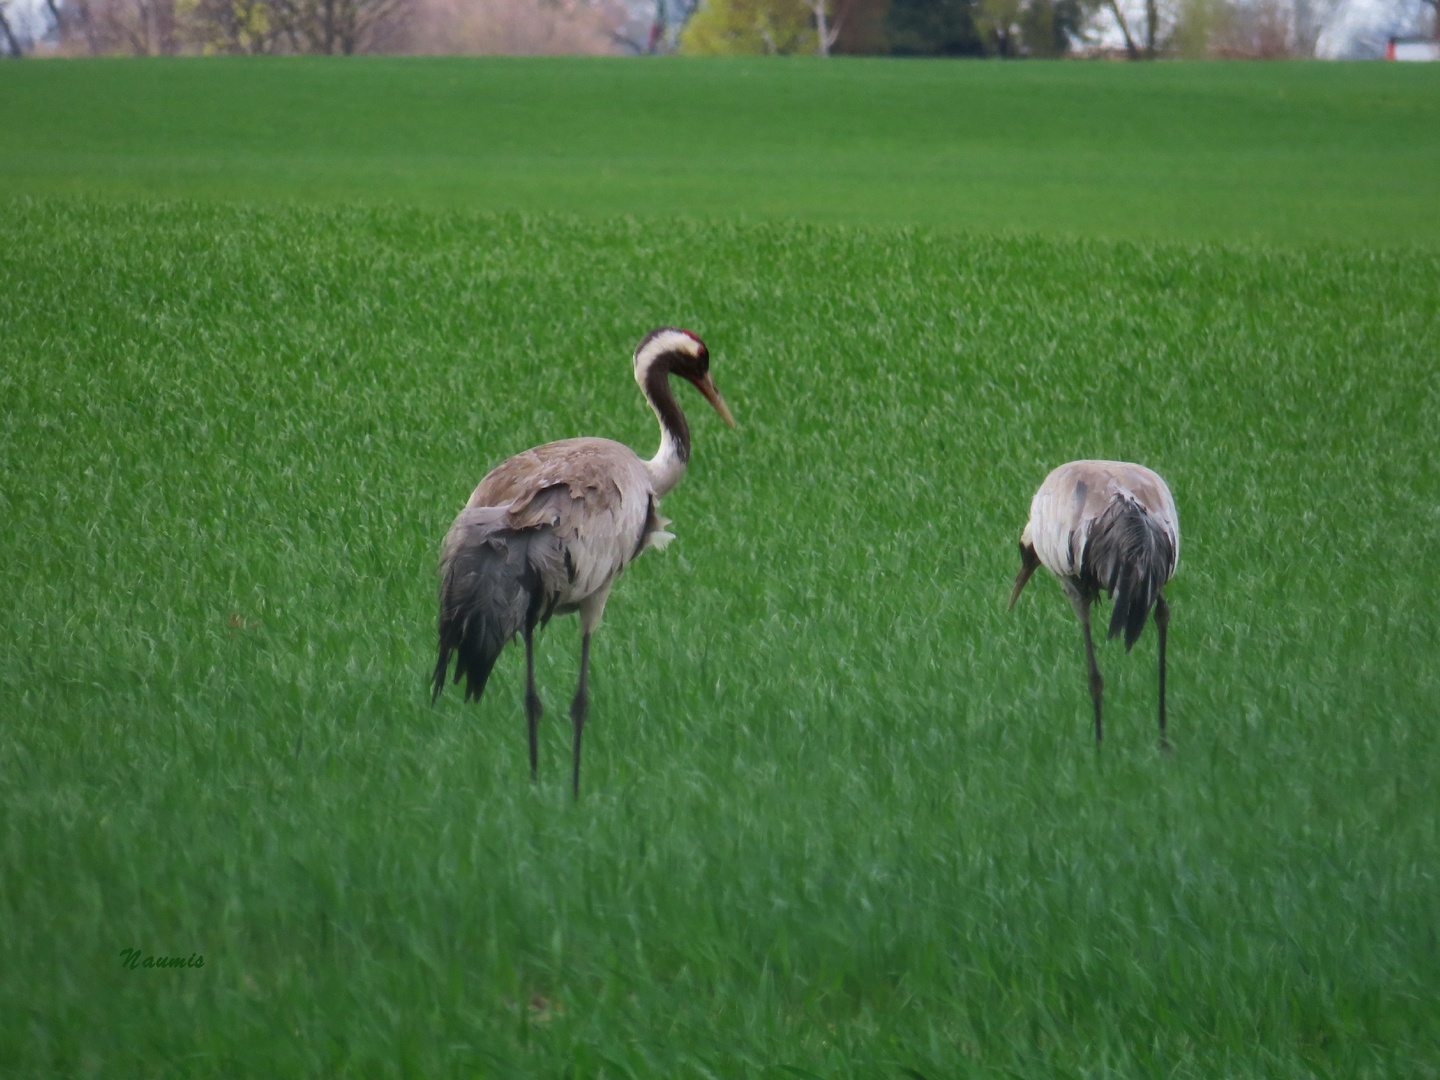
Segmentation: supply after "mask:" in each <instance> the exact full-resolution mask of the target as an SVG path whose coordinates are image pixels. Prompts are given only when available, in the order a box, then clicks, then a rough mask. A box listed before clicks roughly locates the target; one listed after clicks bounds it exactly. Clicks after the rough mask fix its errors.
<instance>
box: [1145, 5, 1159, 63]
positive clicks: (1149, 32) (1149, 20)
mask: <svg viewBox="0 0 1440 1080" xmlns="http://www.w3.org/2000/svg"><path fill="white" fill-rule="evenodd" d="M1159 21H1160V10H1159V8H1158V6H1157V5H1156V3H1155V0H1145V55H1146V56H1147V57H1149V58H1150V59H1151V60H1154V59H1155V31H1156V29H1157V27H1156V24H1157V23H1159Z"/></svg>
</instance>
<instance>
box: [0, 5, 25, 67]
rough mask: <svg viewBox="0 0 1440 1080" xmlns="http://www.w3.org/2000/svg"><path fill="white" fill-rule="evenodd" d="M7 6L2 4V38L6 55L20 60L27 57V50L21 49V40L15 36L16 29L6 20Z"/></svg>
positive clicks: (0, 25)
mask: <svg viewBox="0 0 1440 1080" xmlns="http://www.w3.org/2000/svg"><path fill="white" fill-rule="evenodd" d="M5 6H6V5H5V4H4V3H0V38H3V39H4V40H3V45H4V47H5V55H6V56H8V57H10V59H12V60H19V59H20V58H21V57H22V56H24V55H25V50H24V49H22V48H21V47H20V39H19V38H18V37H16V36H15V29H14V27H12V26H11V25H10V20H9V19H8V18H6V13H5Z"/></svg>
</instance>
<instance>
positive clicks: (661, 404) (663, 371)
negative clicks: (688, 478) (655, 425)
mask: <svg viewBox="0 0 1440 1080" xmlns="http://www.w3.org/2000/svg"><path fill="white" fill-rule="evenodd" d="M671 366H672V360H671V357H670V356H669V355H666V356H661V357H657V358H656V360H655V361H654V362H653V363H651V365H650V368H649V370H648V371H646V372H645V382H644V384H643V386H644V390H645V397H646V398H647V399H648V400H649V402H650V407H651V408H652V409H654V410H655V415H656V416H657V417H659V418H660V427H661V429H662V430H663V431H664V432H665V434H666V435H669V436H670V441H671V442H673V443H674V444H675V456H676V457H678V458H679V459H680V461H681V462H682V463H685V462H688V461H689V460H690V425H689V424H687V423H686V422H685V414H684V413H683V412H682V411H681V410H680V402H678V401H676V400H675V391H674V390H673V389H671V387H670V369H671Z"/></svg>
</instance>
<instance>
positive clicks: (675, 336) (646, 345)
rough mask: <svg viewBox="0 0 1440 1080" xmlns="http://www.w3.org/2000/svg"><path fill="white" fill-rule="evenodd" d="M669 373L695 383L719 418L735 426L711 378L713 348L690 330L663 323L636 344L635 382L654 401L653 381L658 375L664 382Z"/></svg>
mask: <svg viewBox="0 0 1440 1080" xmlns="http://www.w3.org/2000/svg"><path fill="white" fill-rule="evenodd" d="M669 375H679V376H680V377H681V378H682V379H684V380H685V381H687V382H689V383H690V384H692V385H693V386H694V387H695V389H696V390H699V391H700V393H702V394H703V395H705V400H706V401H708V402H710V404H711V405H713V406H714V407H715V411H716V412H717V413H719V414H720V419H722V420H724V421H725V423H727V424H729V425H730V426H731V427H734V426H735V418H734V417H733V416H731V415H730V408H729V406H727V405H726V404H725V399H724V398H723V397H721V396H720V391H719V390H718V389H716V387H715V380H714V379H712V378H711V377H710V350H709V349H707V348H705V343H704V342H703V341H701V340H700V339H699V338H698V337H696V336H695V335H694V334H692V333H691V332H690V331H689V330H681V329H679V328H678V327H674V326H661V327H658V328H656V329H654V330H651V331H650V333H648V334H646V335H645V336H644V337H643V338H641V339H640V344H639V345H637V346H635V381H636V382H637V383H639V384H640V389H641V390H643V391H645V393H646V396H647V397H651V399H652V400H653V399H654V398H653V394H652V388H651V382H650V381H651V380H652V379H655V378H659V379H660V380H661V381H662V382H663V381H664V380H665V378H666V377H667V376H669Z"/></svg>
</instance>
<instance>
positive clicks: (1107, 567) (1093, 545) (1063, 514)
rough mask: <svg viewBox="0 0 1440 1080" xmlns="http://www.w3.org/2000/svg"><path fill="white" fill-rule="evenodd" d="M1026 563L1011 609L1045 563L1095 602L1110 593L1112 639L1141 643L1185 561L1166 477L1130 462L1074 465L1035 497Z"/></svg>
mask: <svg viewBox="0 0 1440 1080" xmlns="http://www.w3.org/2000/svg"><path fill="white" fill-rule="evenodd" d="M1020 550H1021V555H1022V559H1023V563H1022V567H1021V571H1020V576H1019V577H1018V578H1017V579H1016V582H1015V589H1014V592H1013V593H1012V594H1011V603H1012V605H1013V603H1014V601H1015V599H1016V598H1017V597H1018V596H1019V595H1020V590H1021V589H1022V588H1023V587H1024V584H1025V580H1026V579H1027V578H1028V577H1029V576H1030V571H1031V570H1033V569H1034V562H1032V560H1035V561H1038V562H1039V563H1040V564H1042V565H1043V566H1044V567H1045V568H1046V569H1047V570H1049V571H1050V572H1051V573H1052V574H1054V575H1055V576H1056V577H1058V578H1062V579H1068V580H1069V581H1071V582H1073V583H1074V584H1075V585H1076V586H1077V587H1078V588H1079V589H1080V591H1081V595H1083V596H1085V597H1087V598H1090V599H1093V598H1094V597H1095V596H1097V595H1099V593H1100V592H1101V591H1102V590H1104V591H1108V592H1109V593H1111V595H1112V596H1113V597H1114V601H1115V609H1114V611H1113V613H1112V614H1111V617H1110V635H1109V636H1110V637H1112V638H1113V637H1117V636H1119V634H1120V632H1121V631H1122V630H1123V631H1124V633H1125V648H1126V649H1127V650H1128V649H1129V648H1130V647H1131V646H1132V645H1134V644H1135V640H1136V639H1137V638H1138V637H1139V636H1140V631H1141V630H1142V629H1143V628H1144V626H1145V619H1146V617H1147V616H1148V615H1149V614H1150V610H1151V609H1152V608H1153V607H1154V606H1155V600H1156V598H1157V597H1159V595H1160V590H1161V589H1162V588H1163V587H1164V585H1165V583H1166V582H1167V581H1169V580H1170V578H1171V576H1172V575H1173V574H1174V573H1175V566H1176V563H1177V562H1178V561H1179V558H1180V521H1179V517H1178V515H1177V513H1176V511H1175V500H1174V498H1173V497H1172V496H1171V494H1170V489H1169V487H1167V486H1166V484H1165V481H1164V480H1162V479H1161V478H1160V476H1159V475H1158V474H1157V473H1155V472H1153V471H1152V470H1150V469H1147V468H1145V466H1143V465H1135V464H1132V463H1131V462H1127V461H1071V462H1067V463H1066V464H1064V465H1061V466H1060V467H1059V468H1057V469H1055V470H1053V471H1052V472H1051V473H1050V475H1049V476H1047V477H1046V478H1045V482H1044V483H1042V484H1041V485H1040V490H1038V491H1037V492H1035V498H1034V499H1033V500H1032V501H1031V503H1030V520H1029V522H1028V523H1027V524H1026V525H1025V531H1024V532H1023V533H1022V534H1021V537H1020Z"/></svg>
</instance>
